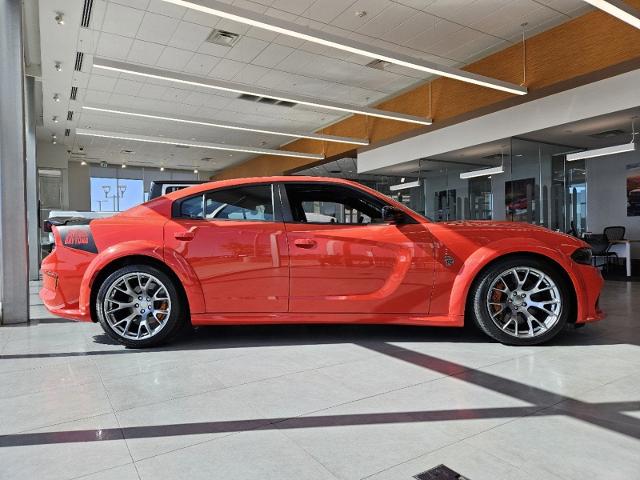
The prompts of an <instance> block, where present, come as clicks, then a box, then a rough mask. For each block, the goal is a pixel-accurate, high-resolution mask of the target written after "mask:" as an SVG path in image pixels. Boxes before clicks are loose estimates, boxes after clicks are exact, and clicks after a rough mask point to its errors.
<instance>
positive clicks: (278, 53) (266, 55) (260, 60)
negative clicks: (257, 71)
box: [251, 43, 293, 68]
mask: <svg viewBox="0 0 640 480" xmlns="http://www.w3.org/2000/svg"><path fill="white" fill-rule="evenodd" d="M292 52H293V48H291V47H285V46H284V45H278V44H277V43H272V44H270V45H269V46H267V48H265V49H264V50H262V52H260V54H259V55H258V56H257V57H256V58H254V59H253V61H252V62H251V63H253V64H254V65H260V66H263V67H271V68H273V67H275V66H276V65H278V64H279V63H280V62H281V61H282V60H284V59H285V58H287V57H288V56H289V55H291V53H292Z"/></svg>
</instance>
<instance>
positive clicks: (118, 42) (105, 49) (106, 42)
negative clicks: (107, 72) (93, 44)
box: [96, 32, 133, 59]
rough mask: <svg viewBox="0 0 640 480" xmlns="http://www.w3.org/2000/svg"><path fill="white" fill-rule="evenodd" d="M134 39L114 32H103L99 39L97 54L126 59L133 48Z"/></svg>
mask: <svg viewBox="0 0 640 480" xmlns="http://www.w3.org/2000/svg"><path fill="white" fill-rule="evenodd" d="M132 43H133V40H132V39H131V38H126V37H121V36H119V35H114V34H112V33H105V32H102V33H101V34H100V40H98V48H97V49H96V54H97V55H99V56H101V57H108V58H117V59H125V58H127V55H128V53H129V49H130V48H131V44H132Z"/></svg>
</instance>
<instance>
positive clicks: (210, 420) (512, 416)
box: [0, 282, 640, 480]
mask: <svg viewBox="0 0 640 480" xmlns="http://www.w3.org/2000/svg"><path fill="white" fill-rule="evenodd" d="M36 290H37V287H36V286H35V285H33V286H32V292H33V293H34V295H32V302H33V306H32V312H33V317H34V318H35V319H37V320H36V321H34V322H33V324H32V325H31V326H29V327H6V328H0V435H1V436H0V478H2V479H11V480H19V479H38V480H44V479H54V478H56V479H57V478H64V479H71V478H86V479H94V480H97V479H101V480H106V479H117V480H129V479H138V478H141V479H145V480H146V479H154V480H159V479H190V480H196V479H200V478H203V479H204V478H206V479H216V480H217V479H224V480H232V479H242V480H246V479H251V478H255V479H274V480H285V479H296V480H298V479H305V480H307V479H309V480H313V479H359V478H371V479H389V480H391V479H393V480H396V479H410V478H411V477H412V476H413V475H416V474H417V473H419V472H422V471H424V470H427V469H429V468H431V467H434V466H436V465H438V464H441V463H444V464H446V465H448V466H449V467H451V468H453V469H454V470H456V471H458V472H459V473H460V474H462V475H464V476H466V477H467V478H470V479H471V480H482V479H487V480H499V479H509V480H513V479H535V480H542V479H581V480H582V479H599V480H601V479H607V480H609V479H624V480H630V479H638V478H640V313H639V312H640V284H638V283H635V284H632V283H623V282H609V283H608V284H607V285H606V290H605V293H604V294H603V304H604V307H605V309H606V310H607V311H608V313H609V318H608V319H607V320H605V321H604V322H601V323H600V324H596V325H591V326H588V327H586V328H583V329H579V330H571V331H568V332H566V333H564V334H563V335H562V336H561V337H560V338H558V339H557V340H556V341H555V342H554V343H553V344H550V345H546V346H542V347H535V348H514V347H506V346H503V345H500V344H496V343H491V342H489V341H488V340H487V339H486V338H484V337H483V336H482V335H480V334H478V333H476V332H475V331H473V330H472V329H465V330H457V329H434V328H413V327H367V326H313V327H311V326H308V327H282V326H278V327H212V328H207V329H201V330H199V331H198V332H196V334H195V335H193V336H190V337H188V338H185V339H183V340H181V341H180V342H179V343H177V344H175V345H171V346H168V347H165V348H161V349H157V350H146V351H136V350H127V349H125V348H123V347H121V346H119V345H114V344H113V343H112V342H110V341H109V340H108V339H107V338H106V337H105V336H104V335H103V334H102V332H101V330H100V327H99V326H96V325H93V324H78V323H73V322H67V321H64V320H62V319H57V318H52V317H51V316H49V315H48V314H47V313H46V311H44V309H43V307H42V306H41V305H38V303H39V301H38V299H37V295H35V292H36Z"/></svg>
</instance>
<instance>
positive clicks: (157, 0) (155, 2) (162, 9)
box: [147, 0, 188, 19]
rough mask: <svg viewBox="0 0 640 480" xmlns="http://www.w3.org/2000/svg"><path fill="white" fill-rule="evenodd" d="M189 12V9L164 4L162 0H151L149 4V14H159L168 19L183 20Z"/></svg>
mask: <svg viewBox="0 0 640 480" xmlns="http://www.w3.org/2000/svg"><path fill="white" fill-rule="evenodd" d="M187 10H188V8H187V7H181V6H179V5H174V4H171V3H168V2H163V1H162V0H151V1H150V2H149V6H147V11H148V12H153V13H159V14H161V15H166V16H167V17H173V18H177V19H181V18H182V17H183V16H184V14H185V13H186V12H187Z"/></svg>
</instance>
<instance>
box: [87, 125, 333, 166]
mask: <svg viewBox="0 0 640 480" xmlns="http://www.w3.org/2000/svg"><path fill="white" fill-rule="evenodd" d="M76 135H84V136H88V137H99V138H114V139H117V140H131V141H133V142H145V143H160V144H164V145H177V146H181V147H194V148H208V149H211V150H222V151H226V152H244V153H255V154H259V155H276V156H278V157H294V158H309V159H312V160H324V155H321V154H316V153H301V152H290V151H287V150H271V149H268V148H256V147H241V146H236V145H225V144H223V143H208V142H197V141H185V140H179V139H177V138H166V137H152V136H148V135H134V134H129V133H119V132H107V131H104V130H93V129H86V128H78V129H76Z"/></svg>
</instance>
